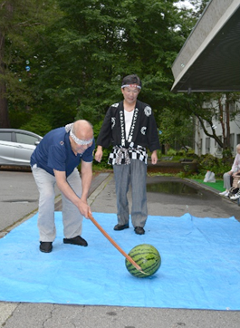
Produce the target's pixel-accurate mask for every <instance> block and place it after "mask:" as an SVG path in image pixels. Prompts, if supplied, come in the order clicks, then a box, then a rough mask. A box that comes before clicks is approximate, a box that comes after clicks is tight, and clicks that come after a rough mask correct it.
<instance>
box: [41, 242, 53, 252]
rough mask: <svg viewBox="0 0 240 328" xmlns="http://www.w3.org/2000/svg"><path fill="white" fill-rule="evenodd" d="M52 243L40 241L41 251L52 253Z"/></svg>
mask: <svg viewBox="0 0 240 328" xmlns="http://www.w3.org/2000/svg"><path fill="white" fill-rule="evenodd" d="M52 248H53V247H52V242H50V241H40V247H39V249H40V251H41V252H43V253H50V252H51V251H52Z"/></svg>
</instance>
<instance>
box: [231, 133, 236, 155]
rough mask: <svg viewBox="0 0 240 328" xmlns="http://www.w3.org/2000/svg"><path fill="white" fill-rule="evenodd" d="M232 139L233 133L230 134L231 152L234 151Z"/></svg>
mask: <svg viewBox="0 0 240 328" xmlns="http://www.w3.org/2000/svg"><path fill="white" fill-rule="evenodd" d="M234 137H235V134H234V133H231V134H230V146H231V150H232V151H234V148H235V147H234Z"/></svg>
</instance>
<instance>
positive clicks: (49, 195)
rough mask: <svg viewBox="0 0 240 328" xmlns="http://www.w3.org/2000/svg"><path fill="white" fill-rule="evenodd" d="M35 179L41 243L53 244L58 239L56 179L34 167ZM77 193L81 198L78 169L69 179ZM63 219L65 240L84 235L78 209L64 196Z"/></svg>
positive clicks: (81, 218)
mask: <svg viewBox="0 0 240 328" xmlns="http://www.w3.org/2000/svg"><path fill="white" fill-rule="evenodd" d="M32 173H33V177H34V179H35V182H36V184H37V187H38V191H39V208H38V229H39V236H40V241H44V242H46V241H48V242H52V241H54V239H55V238H56V227H55V222H54V199H55V185H56V179H55V177H54V176H53V175H51V174H49V173H47V172H46V171H45V170H43V169H41V168H38V167H36V165H34V166H33V167H32ZM67 181H68V183H69V185H70V186H71V188H72V189H73V190H74V191H75V193H76V194H77V195H78V196H79V197H81V195H82V182H81V178H80V175H79V172H78V170H77V169H75V170H74V171H73V172H72V174H70V176H69V177H68V178H67ZM62 219H63V233H64V236H65V238H73V237H76V236H79V235H81V233H82V220H83V217H82V215H81V213H80V212H79V210H78V208H77V207H76V206H75V205H74V204H73V203H72V202H70V201H69V200H68V199H67V198H66V197H65V196H64V195H63V194H62Z"/></svg>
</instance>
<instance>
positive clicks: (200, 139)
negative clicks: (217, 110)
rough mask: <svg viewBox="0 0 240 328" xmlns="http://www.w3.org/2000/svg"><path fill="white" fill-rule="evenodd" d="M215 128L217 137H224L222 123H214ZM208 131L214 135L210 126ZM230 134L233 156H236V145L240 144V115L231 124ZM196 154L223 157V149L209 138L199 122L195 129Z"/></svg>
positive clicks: (207, 127)
mask: <svg viewBox="0 0 240 328" xmlns="http://www.w3.org/2000/svg"><path fill="white" fill-rule="evenodd" d="M213 126H214V128H215V132H216V135H217V136H221V137H222V127H221V125H220V123H218V122H216V121H215V122H214V121H213ZM206 129H207V130H208V132H209V133H210V134H212V129H211V127H210V126H206ZM230 133H231V148H232V152H233V155H234V154H235V149H236V145H237V144H240V114H239V115H237V117H236V118H235V120H234V121H231V122H230ZM195 153H196V154H197V155H199V156H200V155H205V154H211V155H213V156H215V157H222V149H221V148H219V146H218V144H217V143H216V141H215V140H214V139H213V138H210V137H208V136H207V135H206V134H205V133H204V131H203V129H202V127H201V126H200V123H199V122H196V129H195Z"/></svg>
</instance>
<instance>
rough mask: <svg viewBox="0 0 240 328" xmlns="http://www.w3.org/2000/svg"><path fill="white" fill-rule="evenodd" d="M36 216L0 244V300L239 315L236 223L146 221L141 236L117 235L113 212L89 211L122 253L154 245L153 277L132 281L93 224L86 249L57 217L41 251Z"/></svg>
mask: <svg viewBox="0 0 240 328" xmlns="http://www.w3.org/2000/svg"><path fill="white" fill-rule="evenodd" d="M37 216H38V215H37V214H36V215H35V216H33V217H32V218H31V219H29V220H28V221H26V222H24V223H23V224H21V225H20V226H18V227H17V228H15V229H14V230H12V231H11V232H10V233H9V234H7V235H6V236H5V237H4V238H2V239H0V300H1V301H11V302H45V303H59V304H81V305H83V304H84V305H114V306H135V307H158V308H185V309H211V310H240V223H239V222H238V221H237V220H236V219H235V218H233V217H231V218H227V219H225V218H223V219H211V218H196V217H192V216H191V215H190V214H185V215H183V216H182V217H161V216H149V218H148V221H147V224H146V227H145V230H146V234H145V235H141V236H140V235H136V234H135V233H134V230H133V228H132V227H130V228H129V229H126V230H123V231H114V230H113V226H114V225H115V224H116V214H106V213H93V217H94V218H95V219H96V220H97V221H98V223H99V224H100V225H101V226H102V227H103V229H104V230H105V231H106V232H107V233H108V234H109V235H110V236H111V237H112V238H113V239H114V240H115V241H116V243H117V244H118V245H119V246H120V247H121V248H122V249H123V250H124V251H125V252H126V253H129V251H130V250H131V249H132V248H133V247H134V246H136V245H139V244H143V243H147V244H151V245H153V246H155V247H156V248H157V249H158V251H159V253H160V255H161V258H162V264H161V267H160V269H159V270H158V271H157V273H156V274H155V275H153V276H151V277H148V278H136V277H134V276H132V275H130V273H129V272H128V271H127V269H126V267H125V258H124V256H123V255H122V254H121V253H120V252H119V251H118V250H117V249H116V248H115V247H114V246H113V245H112V244H111V243H110V242H109V241H108V240H107V239H106V237H104V236H103V234H102V233H101V232H100V231H99V230H98V229H97V228H96V227H95V225H93V223H92V222H91V221H90V220H86V219H84V221H83V235H82V236H83V237H84V238H85V239H86V240H87V241H88V244H89V245H88V247H80V246H73V245H67V244H63V241H62V239H63V233H62V230H63V227H62V213H61V212H55V218H56V227H57V238H56V240H55V241H54V243H53V251H52V252H51V253H49V254H45V253H42V252H40V251H39V242H38V230H37Z"/></svg>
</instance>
